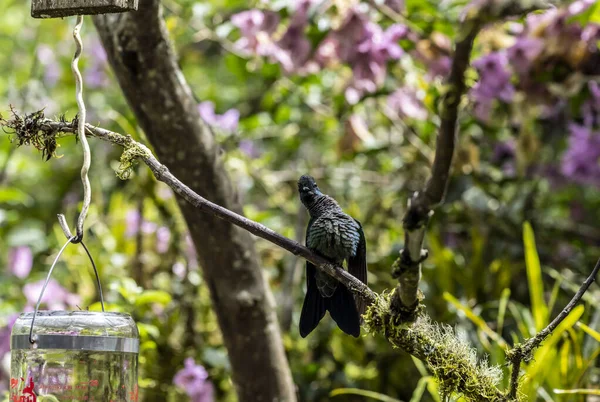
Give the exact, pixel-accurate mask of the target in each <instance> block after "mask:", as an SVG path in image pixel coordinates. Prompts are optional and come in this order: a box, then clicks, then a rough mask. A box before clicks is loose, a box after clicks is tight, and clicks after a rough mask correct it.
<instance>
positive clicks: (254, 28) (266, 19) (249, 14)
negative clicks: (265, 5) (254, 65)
mask: <svg viewBox="0 0 600 402" xmlns="http://www.w3.org/2000/svg"><path fill="white" fill-rule="evenodd" d="M231 23H232V24H233V25H235V26H236V27H238V28H239V30H240V33H241V35H242V37H241V38H240V39H239V40H238V41H237V42H236V43H235V47H236V48H237V49H238V50H240V51H242V52H244V53H247V54H260V55H265V52H268V50H267V49H268V47H269V45H270V43H271V41H270V39H269V35H270V34H271V33H273V32H274V31H275V29H276V28H277V25H279V15H278V14H277V13H274V12H272V11H261V10H248V11H242V12H241V13H238V14H234V15H233V16H232V17H231Z"/></svg>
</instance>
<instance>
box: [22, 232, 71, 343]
mask: <svg viewBox="0 0 600 402" xmlns="http://www.w3.org/2000/svg"><path fill="white" fill-rule="evenodd" d="M74 238H75V236H71V237H70V238H69V240H67V242H66V243H65V244H64V245H63V246H62V248H61V249H60V251H59V252H58V254H57V255H56V257H55V258H54V262H53V263H52V266H50V271H48V275H47V276H46V281H45V282H44V286H42V291H41V292H40V295H39V297H38V301H37V303H36V304H35V310H34V312H33V317H31V328H29V342H30V343H32V344H33V343H35V341H36V340H35V339H34V337H33V324H34V323H35V316H36V315H37V312H38V310H39V309H40V304H41V303H42V297H43V296H44V291H45V290H46V286H48V282H50V277H51V276H52V271H54V267H55V266H56V263H57V262H58V259H59V258H60V256H61V255H62V253H63V252H64V251H65V249H66V248H67V246H68V245H69V243H71V242H72V241H73V239H74Z"/></svg>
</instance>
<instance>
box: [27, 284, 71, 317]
mask: <svg viewBox="0 0 600 402" xmlns="http://www.w3.org/2000/svg"><path fill="white" fill-rule="evenodd" d="M44 281H45V280H44V279H41V280H39V281H37V282H32V283H28V284H26V285H25V286H23V294H24V295H25V297H26V298H27V305H28V306H35V304H36V303H37V300H38V298H39V296H40V292H41V291H42V287H43V286H44ZM41 301H42V304H45V305H46V306H47V308H48V309H49V310H65V309H66V308H67V307H76V306H77V304H80V303H81V297H79V295H77V294H74V293H69V292H68V291H67V290H66V289H65V288H63V287H62V286H61V285H59V284H58V282H56V280H54V279H50V281H49V282H48V286H47V287H46V290H45V291H44V295H43V296H42V300H41Z"/></svg>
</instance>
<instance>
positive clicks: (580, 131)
mask: <svg viewBox="0 0 600 402" xmlns="http://www.w3.org/2000/svg"><path fill="white" fill-rule="evenodd" d="M569 131H570V132H571V136H570V137H569V147H568V148H567V151H566V152H565V153H564V155H563V158H562V162H561V173H562V174H563V175H564V176H565V177H567V178H569V179H571V180H572V181H574V182H576V183H579V184H584V185H589V184H591V185H596V186H600V133H599V132H592V131H591V130H590V129H589V128H587V127H584V126H579V125H576V124H571V125H570V126H569Z"/></svg>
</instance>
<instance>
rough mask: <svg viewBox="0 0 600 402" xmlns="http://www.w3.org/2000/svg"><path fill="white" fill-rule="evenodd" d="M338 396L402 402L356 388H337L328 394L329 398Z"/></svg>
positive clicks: (384, 401)
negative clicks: (358, 396)
mask: <svg viewBox="0 0 600 402" xmlns="http://www.w3.org/2000/svg"><path fill="white" fill-rule="evenodd" d="M338 395H360V396H364V397H367V398H371V399H375V400H377V401H383V402H402V401H401V400H400V399H396V398H392V397H391V396H387V395H384V394H380V393H378V392H373V391H367V390H364V389H358V388H338V389H334V390H333V391H331V393H330V394H329V396H338Z"/></svg>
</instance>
